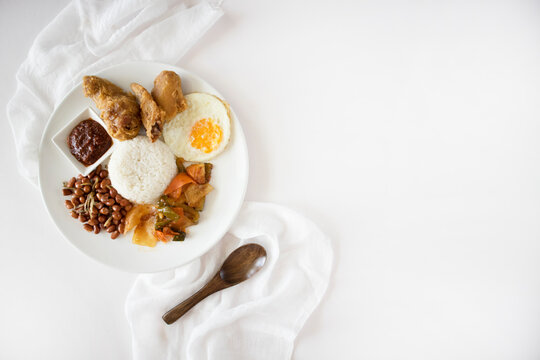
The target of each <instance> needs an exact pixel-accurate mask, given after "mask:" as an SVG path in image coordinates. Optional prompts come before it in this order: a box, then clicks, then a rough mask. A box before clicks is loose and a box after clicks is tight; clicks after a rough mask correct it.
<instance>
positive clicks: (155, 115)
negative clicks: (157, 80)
mask: <svg viewBox="0 0 540 360" xmlns="http://www.w3.org/2000/svg"><path fill="white" fill-rule="evenodd" d="M131 91H133V93H134V94H135V97H136V98H137V101H138V102H139V105H140V106H141V117H142V124H143V126H144V128H145V129H146V136H148V138H149V139H150V140H151V141H152V142H154V141H156V140H157V139H158V138H159V137H160V135H161V131H163V123H164V118H165V111H164V110H163V109H162V108H160V107H159V106H158V104H156V102H155V101H154V99H153V98H152V95H150V93H149V92H148V91H147V90H146V89H145V88H144V87H143V86H141V85H139V84H137V83H132V84H131Z"/></svg>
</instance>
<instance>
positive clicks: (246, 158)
mask: <svg viewBox="0 0 540 360" xmlns="http://www.w3.org/2000/svg"><path fill="white" fill-rule="evenodd" d="M137 64H146V65H157V66H161V67H164V68H172V69H179V70H181V71H183V72H186V73H189V74H190V76H191V77H193V78H196V79H197V80H199V81H202V82H204V83H206V84H208V85H209V86H210V87H211V88H213V89H214V90H215V91H216V93H217V95H219V96H221V97H223V95H222V94H221V92H220V91H219V90H218V89H216V88H215V87H214V86H213V85H212V84H211V83H209V82H207V81H206V80H204V79H203V78H202V77H200V76H199V75H197V74H196V73H194V72H192V71H190V70H187V69H185V68H183V67H180V66H177V65H171V64H166V63H162V62H158V61H148V60H134V61H124V62H120V63H117V64H113V65H110V66H107V67H104V68H102V69H101V70H99V71H95V74H96V75H99V74H102V73H104V72H106V71H108V70H111V69H114V68H116V67H121V66H125V65H137ZM81 84H82V81H79V82H77V83H76V84H75V85H74V86H73V87H72V88H71V89H69V90H68V91H67V92H66V94H65V95H64V96H63V97H62V99H61V100H60V101H59V102H58V103H57V105H56V106H55V107H54V110H53V111H52V112H51V115H50V116H49V118H48V119H47V122H46V123H45V126H44V128H43V134H42V135H41V139H40V142H39V148H38V187H39V194H40V198H41V201H42V203H43V205H44V206H45V211H46V212H47V215H49V219H50V220H52V222H53V224H54V225H55V227H56V229H57V230H58V231H59V232H60V234H61V235H62V237H63V238H64V240H65V241H66V242H67V243H69V244H70V245H71V246H72V247H73V248H75V249H77V251H78V252H79V253H81V254H84V255H85V256H86V257H87V258H90V259H92V260H94V261H96V262H98V263H100V264H103V265H106V266H107V267H109V268H113V269H117V270H121V271H124V272H128V273H135V274H151V273H157V272H162V271H167V270H171V269H175V268H177V267H180V266H183V265H185V264H188V263H190V262H192V261H194V260H196V259H198V258H200V257H202V256H203V255H204V254H206V253H207V252H208V251H209V250H210V249H212V248H213V247H214V246H216V244H217V243H218V242H219V241H220V240H221V239H223V237H224V236H225V235H226V234H227V232H228V231H229V229H230V228H231V226H232V225H233V223H234V222H235V221H236V218H237V216H238V213H239V212H240V210H241V208H242V206H243V204H244V202H245V196H246V193H247V186H248V183H249V152H248V147H247V141H246V137H245V134H244V129H243V127H242V126H241V124H240V120H239V119H238V116H236V113H235V112H234V109H233V107H232V106H231V105H230V104H229V103H228V104H229V109H230V112H231V113H232V114H233V115H234V117H235V118H236V121H237V123H238V124H235V126H236V125H239V126H236V127H237V129H236V130H237V131H238V132H239V134H240V135H241V138H242V139H243V141H242V144H241V145H242V147H243V148H244V151H243V153H244V156H243V157H244V163H245V169H246V174H245V177H244V181H243V184H242V191H241V196H240V197H239V201H238V204H237V205H236V208H234V209H231V210H232V213H233V216H231V220H230V222H229V224H228V225H227V226H226V227H225V230H224V231H223V233H222V234H220V235H219V236H216V240H215V241H214V242H208V243H207V244H206V245H205V246H204V248H203V250H202V252H201V253H200V254H199V255H197V256H195V257H193V258H191V259H189V260H187V261H184V262H181V263H178V264H176V265H167V266H163V267H160V268H156V269H152V270H148V271H140V270H135V269H132V268H125V267H122V266H117V265H116V264H113V263H108V262H106V261H103V260H102V259H100V258H97V257H94V256H92V255H90V254H88V253H86V252H85V251H83V250H82V249H81V248H79V247H78V246H76V245H75V243H74V242H72V241H71V240H70V239H69V237H68V236H67V235H66V233H65V232H64V231H63V230H62V228H61V227H60V226H59V225H58V222H57V221H56V219H55V218H54V216H53V215H52V213H51V209H50V208H49V205H48V204H47V201H46V200H45V196H44V193H43V186H42V176H43V175H42V168H43V167H42V163H41V154H42V151H43V144H44V142H45V141H46V140H45V135H46V129H47V128H48V127H49V125H50V123H51V121H52V119H53V118H54V116H55V115H56V113H57V112H58V109H59V107H60V106H61V105H62V104H63V103H64V102H65V101H66V99H67V98H68V97H69V96H70V94H71V93H72V92H73V91H74V90H76V89H77V88H79V87H80V86H81ZM98 115H99V114H98ZM235 141H236V139H235Z"/></svg>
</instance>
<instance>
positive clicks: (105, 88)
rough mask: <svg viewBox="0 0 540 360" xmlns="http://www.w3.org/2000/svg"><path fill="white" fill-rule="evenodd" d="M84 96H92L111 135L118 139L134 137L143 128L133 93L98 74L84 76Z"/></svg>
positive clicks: (139, 110)
mask: <svg viewBox="0 0 540 360" xmlns="http://www.w3.org/2000/svg"><path fill="white" fill-rule="evenodd" d="M83 90H84V96H87V97H91V98H92V100H94V102H95V103H96V106H97V107H98V109H100V110H101V114H100V117H101V119H102V120H103V121H104V122H105V125H106V126H107V131H108V133H109V135H111V136H112V137H113V138H115V139H118V140H129V139H133V138H134V137H135V136H137V134H138V133H139V129H140V128H141V114H140V113H141V109H140V108H139V104H137V100H136V99H135V96H133V94H128V93H126V92H125V91H124V90H122V88H120V87H118V86H116V85H115V84H113V83H112V82H110V81H109V80H106V79H102V78H100V77H97V76H85V77H84V78H83Z"/></svg>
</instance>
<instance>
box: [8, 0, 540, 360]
mask: <svg viewBox="0 0 540 360" xmlns="http://www.w3.org/2000/svg"><path fill="white" fill-rule="evenodd" d="M66 3H67V1H66V0H48V1H31V2H30V1H16V0H0V48H1V49H2V56H1V57H0V59H1V67H0V81H1V83H2V86H1V87H0V108H2V109H5V105H6V103H7V101H8V99H9V98H10V97H11V96H12V93H13V91H14V89H15V80H14V75H15V72H16V70H17V68H18V66H19V64H20V62H21V61H22V60H23V59H24V57H25V56H26V53H27V51H28V48H29V46H30V45H31V43H32V41H33V38H34V37H35V35H36V34H37V33H38V32H39V31H40V29H42V28H43V27H44V26H45V25H46V24H47V23H48V22H49V21H50V20H51V19H53V17H54V16H55V15H56V14H57V13H58V11H59V10H60V9H61V8H62V7H63V6H65V4H66ZM224 9H225V16H224V17H223V18H222V19H220V20H219V22H218V23H217V24H216V25H215V26H214V27H213V28H212V29H211V30H210V31H209V32H208V33H207V34H206V36H205V37H204V38H203V39H202V40H201V41H200V42H199V43H198V44H197V45H196V46H195V47H194V48H193V49H192V50H191V51H190V52H189V53H188V54H187V55H186V56H185V58H184V59H183V60H182V61H181V62H180V63H179V65H180V66H182V67H185V68H187V69H189V70H192V71H194V72H195V73H198V74H200V75H201V76H202V77H204V78H205V79H208V80H209V81H211V82H212V84H214V85H215V86H216V87H217V88H218V89H219V90H220V91H221V92H222V93H223V94H224V95H225V96H226V98H227V100H228V101H229V102H230V103H231V104H233V106H234V108H235V111H236V112H237V114H238V116H239V118H240V119H241V121H242V124H243V127H244V130H245V133H246V136H247V141H248V146H249V151H250V167H251V169H250V171H251V172H250V182H249V188H248V192H247V199H249V200H261V201H272V202H277V203H281V204H284V205H287V206H289V207H291V208H293V209H296V210H298V211H300V212H302V213H304V214H306V215H307V216H308V217H310V218H311V219H313V220H314V221H315V222H317V223H318V224H319V225H320V227H321V228H322V229H323V230H324V231H325V232H326V233H327V234H328V235H329V236H330V237H331V238H332V239H333V244H334V249H335V266H334V273H333V275H332V278H331V283H330V286H329V289H328V292H327V294H326V296H325V298H324V299H323V302H322V303H321V305H320V306H319V307H318V308H317V310H316V311H315V312H314V313H313V315H312V316H311V318H310V319H309V320H308V322H307V323H306V326H305V327H304V329H303V330H302V332H301V333H300V335H299V337H298V338H297V342H296V348H295V351H294V355H293V359H297V360H308V359H309V360H314V359H414V360H418V359H430V360H431V359H452V360H454V359H474V360H477V359H490V360H491V359H509V360H510V359H511V360H514V359H538V358H540V261H539V259H540V226H539V217H540V166H539V165H540V162H539V160H540V141H539V139H540V105H539V104H540V102H539V99H540V66H539V64H540V5H539V4H538V2H535V1H457V2H451V4H450V2H443V1H438V2H437V1H431V2H430V1H409V2H400V1H362V2H355V1H352V0H351V1H338V2H332V1H300V0H299V1H292V2H291V1H285V0H282V1H262V0H260V1H247V0H246V1H234V0H227V1H226V2H225V3H224ZM2 118H3V121H1V122H0V130H1V132H2V133H3V134H4V136H3V137H2V141H1V142H0V154H1V161H2V164H1V168H2V170H0V179H1V186H0V198H1V199H2V200H3V201H2V205H3V206H1V207H0V219H1V220H0V221H1V222H0V223H1V224H2V230H3V231H4V233H3V235H2V241H1V242H0V284H1V293H0V359H38V358H39V359H82V360H85V359H129V358H130V357H131V348H130V346H131V345H130V341H131V339H130V333H129V328H128V325H127V323H126V319H125V316H124V308H123V306H124V299H125V296H126V293H127V291H128V290H129V288H130V286H131V284H132V282H133V280H134V278H135V275H133V274H127V273H123V272H119V271H116V270H113V269H110V268H108V267H105V266H103V265H101V264H98V263H96V262H95V261H93V260H91V259H89V258H87V257H85V256H84V255H82V254H80V253H79V252H78V251H77V250H75V249H74V248H73V247H72V246H71V245H69V244H68V243H67V242H66V241H65V240H64V239H63V238H62V237H61V236H60V234H59V232H58V231H57V230H56V229H55V227H54V225H53V223H52V222H51V221H50V220H49V219H48V217H47V214H46V212H45V209H44V207H43V205H42V204H41V201H40V198H39V194H38V192H37V190H35V189H34V188H33V187H32V186H31V185H30V184H28V183H26V182H25V180H23V179H22V178H21V177H20V176H19V175H18V174H17V171H16V161H15V152H14V147H13V139H12V138H11V132H10V129H9V126H8V124H7V121H6V119H5V111H4V112H3V113H2Z"/></svg>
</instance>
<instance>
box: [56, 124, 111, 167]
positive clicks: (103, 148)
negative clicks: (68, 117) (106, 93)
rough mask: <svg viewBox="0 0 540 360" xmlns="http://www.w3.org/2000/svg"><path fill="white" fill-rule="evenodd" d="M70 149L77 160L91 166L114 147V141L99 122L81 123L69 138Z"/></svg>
mask: <svg viewBox="0 0 540 360" xmlns="http://www.w3.org/2000/svg"><path fill="white" fill-rule="evenodd" d="M67 142H68V146H69V149H70V150H71V154H73V156H74V157H75V159H77V160H79V162H81V163H82V164H83V165H84V166H90V165H92V164H93V163H95V162H96V161H98V159H99V158H100V157H102V156H103V154H105V153H106V152H107V150H109V148H110V147H111V146H112V139H111V137H110V136H109V134H107V131H106V130H105V129H104V128H103V126H101V125H100V124H99V123H98V122H97V121H94V120H92V119H87V120H83V121H81V122H80V123H79V124H78V125H77V126H75V127H74V128H73V130H71V132H70V133H69V135H68V138H67Z"/></svg>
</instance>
